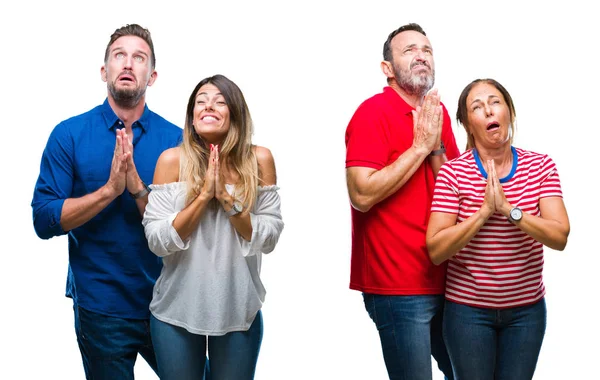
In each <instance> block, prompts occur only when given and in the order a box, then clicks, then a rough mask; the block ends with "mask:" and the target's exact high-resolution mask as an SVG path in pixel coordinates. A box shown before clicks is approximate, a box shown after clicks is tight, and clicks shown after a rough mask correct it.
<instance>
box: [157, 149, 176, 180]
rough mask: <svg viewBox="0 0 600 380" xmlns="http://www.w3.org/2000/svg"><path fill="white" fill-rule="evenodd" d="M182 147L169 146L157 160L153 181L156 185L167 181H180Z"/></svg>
mask: <svg viewBox="0 0 600 380" xmlns="http://www.w3.org/2000/svg"><path fill="white" fill-rule="evenodd" d="M180 152H181V149H180V148H179V147H175V148H169V149H167V150H165V151H164V152H162V153H161V154H160V156H159V157H158V161H157V162H156V169H155V170H154V180H153V181H152V183H154V184H155V185H162V184H165V183H171V182H177V181H179V154H180Z"/></svg>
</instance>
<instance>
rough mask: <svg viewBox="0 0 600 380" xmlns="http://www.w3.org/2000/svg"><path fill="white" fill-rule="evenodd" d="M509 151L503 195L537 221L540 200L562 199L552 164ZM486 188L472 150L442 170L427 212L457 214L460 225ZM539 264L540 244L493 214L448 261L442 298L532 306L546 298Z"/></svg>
mask: <svg viewBox="0 0 600 380" xmlns="http://www.w3.org/2000/svg"><path fill="white" fill-rule="evenodd" d="M512 151H513V167H512V170H511V172H510V173H509V174H508V175H507V176H506V177H504V178H502V179H500V183H501V184H502V188H503V190H504V194H505V195H506V198H507V200H508V202H509V203H510V204H511V205H513V206H518V207H520V208H521V209H522V210H523V212H524V213H528V214H531V215H534V216H538V217H539V216H540V209H539V201H540V199H541V198H545V197H561V198H562V190H561V186H560V180H559V177H558V172H557V170H556V165H555V164H554V162H553V161H552V159H551V158H550V157H548V156H547V155H543V154H539V153H534V152H529V151H526V150H523V149H520V148H514V147H513V148H512ZM486 184H487V173H486V171H485V169H484V167H483V165H482V163H481V160H480V158H479V156H478V154H477V152H476V150H475V149H472V150H469V151H467V152H465V153H463V154H462V155H461V156H460V157H458V158H456V159H454V160H451V161H448V162H446V163H445V164H444V165H443V166H442V168H441V169H440V171H439V173H438V176H437V180H436V185H435V190H434V194H433V203H432V206H431V212H445V213H452V214H456V215H457V223H461V222H462V221H464V220H465V219H467V218H468V217H470V216H471V215H473V214H474V213H475V212H477V211H478V210H479V209H480V208H481V205H482V204H483V198H484V195H485V187H486ZM543 265H544V256H543V249H542V244H541V243H540V242H538V241H536V240H534V239H533V238H532V237H530V236H529V235H527V234H526V233H524V232H523V231H521V230H520V229H519V228H518V227H517V226H515V225H514V224H512V223H511V222H510V221H509V220H508V219H507V218H506V217H505V216H504V215H502V214H500V213H495V214H493V215H492V216H491V217H490V218H489V219H488V220H487V222H486V223H485V224H484V225H483V226H482V227H481V229H480V230H479V232H477V234H476V235H475V236H474V237H473V239H471V241H470V242H469V243H468V244H467V245H466V246H465V247H464V248H463V249H461V250H460V252H458V254H456V255H455V256H454V257H452V258H451V259H450V260H449V262H448V273H447V277H446V299H448V300H450V301H453V302H457V303H461V304H465V305H470V306H476V307H485V308H498V309H500V308H508V307H515V306H524V305H528V304H532V303H535V302H536V301H538V300H539V299H541V298H542V297H543V296H544V294H545V288H544V283H543V281H542V269H543Z"/></svg>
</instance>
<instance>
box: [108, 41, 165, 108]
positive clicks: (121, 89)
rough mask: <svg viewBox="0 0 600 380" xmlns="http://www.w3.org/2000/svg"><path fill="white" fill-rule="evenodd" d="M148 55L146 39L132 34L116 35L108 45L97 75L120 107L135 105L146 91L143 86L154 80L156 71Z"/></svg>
mask: <svg viewBox="0 0 600 380" xmlns="http://www.w3.org/2000/svg"><path fill="white" fill-rule="evenodd" d="M151 54H152V52H151V50H150V47H149V46H148V44H147V43H146V41H144V40H143V39H141V38H139V37H136V36H123V37H120V38H118V39H117V40H116V41H115V42H114V43H113V44H112V45H111V47H110V49H109V54H108V59H107V61H106V62H105V63H104V66H102V69H101V74H102V80H103V81H105V82H107V86H108V92H109V96H110V97H112V98H113V99H114V101H115V102H116V103H117V104H119V105H120V106H122V107H124V108H132V107H134V106H136V105H137V104H138V103H139V101H140V100H141V99H142V98H143V97H144V95H145V94H146V87H147V86H151V85H152V84H153V83H154V80H155V78H156V71H154V69H153V68H152V64H151Z"/></svg>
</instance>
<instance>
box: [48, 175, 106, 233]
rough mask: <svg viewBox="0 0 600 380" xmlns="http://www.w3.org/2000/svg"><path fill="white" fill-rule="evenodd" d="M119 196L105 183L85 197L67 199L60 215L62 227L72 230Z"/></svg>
mask: <svg viewBox="0 0 600 380" xmlns="http://www.w3.org/2000/svg"><path fill="white" fill-rule="evenodd" d="M117 196H118V194H115V192H114V191H112V190H110V189H109V188H108V186H106V185H105V186H102V187H101V188H99V189H98V190H96V191H94V192H93V193H90V194H87V195H84V196H83V197H80V198H68V199H66V200H65V202H64V204H63V208H62V210H61V215H60V225H61V227H62V229H63V230H64V231H71V230H72V229H75V228H77V227H80V226H82V225H83V224H85V223H86V222H88V221H90V220H91V219H92V218H93V217H95V216H96V215H98V214H99V213H100V212H101V211H102V210H104V209H105V208H106V206H108V205H109V204H110V202H112V201H113V200H115V198H116V197H117Z"/></svg>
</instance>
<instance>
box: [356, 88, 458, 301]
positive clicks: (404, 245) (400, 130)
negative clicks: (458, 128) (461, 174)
mask: <svg viewBox="0 0 600 380" xmlns="http://www.w3.org/2000/svg"><path fill="white" fill-rule="evenodd" d="M413 109H414V108H412V107H411V106H410V105H408V104H407V103H406V102H405V101H404V100H403V99H402V98H401V97H400V95H398V93H397V92H396V91H395V90H394V89H393V88H391V87H385V88H384V89H383V92H382V93H380V94H377V95H375V96H373V97H371V98H369V99H367V100H366V101H364V102H363V103H362V104H361V105H360V106H359V107H358V109H357V110H356V112H355V113H354V116H353V117H352V119H351V120H350V123H349V124H348V128H347V129H346V168H349V167H352V166H363V167H369V168H373V169H377V170H380V169H383V168H384V167H386V166H388V165H390V164H392V163H393V162H394V161H395V160H396V159H397V158H398V157H399V156H400V155H401V154H402V153H404V152H405V151H406V150H407V149H409V148H410V147H411V146H412V143H413V117H412V113H411V111H412V110H413ZM443 110H444V125H443V130H442V140H443V141H444V145H445V147H446V156H447V157H448V159H449V160H451V159H453V158H455V157H458V155H459V151H458V148H457V146H456V141H455V139H454V134H453V132H452V128H451V122H450V117H449V115H448V111H447V110H446V108H445V107H443ZM434 186H435V178H434V176H433V170H432V168H431V165H430V164H429V159H425V161H423V164H422V165H421V166H420V167H419V168H418V169H417V171H416V172H415V173H414V174H413V176H412V177H411V178H410V180H408V182H406V183H405V184H404V186H402V187H401V188H400V190H398V191H397V192H396V193H395V194H392V195H391V196H389V197H388V198H386V199H384V200H383V201H381V202H380V203H378V204H376V205H375V206H373V207H372V208H371V209H370V210H369V211H368V212H366V213H363V212H360V211H357V210H355V209H354V208H352V260H351V273H350V288H351V289H355V290H359V291H362V292H365V293H373V294H389V295H418V294H443V293H444V283H445V274H446V266H445V264H442V265H440V266H435V265H433V264H432V263H431V260H430V259H429V254H428V252H427V248H426V245H425V231H426V229H427V221H428V219H429V212H430V207H431V200H432V197H433V189H434Z"/></svg>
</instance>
